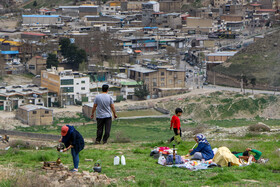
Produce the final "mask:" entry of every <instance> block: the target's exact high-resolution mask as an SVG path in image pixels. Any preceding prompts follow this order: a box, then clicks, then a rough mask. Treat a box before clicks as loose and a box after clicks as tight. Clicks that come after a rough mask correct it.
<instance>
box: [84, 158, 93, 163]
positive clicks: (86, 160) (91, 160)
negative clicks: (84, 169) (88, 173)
mask: <svg viewBox="0 0 280 187" xmlns="http://www.w3.org/2000/svg"><path fill="white" fill-rule="evenodd" d="M85 162H93V159H88V158H86V159H85Z"/></svg>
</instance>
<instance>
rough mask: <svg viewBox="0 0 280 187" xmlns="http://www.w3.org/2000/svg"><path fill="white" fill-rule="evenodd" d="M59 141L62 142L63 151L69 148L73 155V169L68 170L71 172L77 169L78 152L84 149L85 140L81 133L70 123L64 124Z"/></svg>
mask: <svg viewBox="0 0 280 187" xmlns="http://www.w3.org/2000/svg"><path fill="white" fill-rule="evenodd" d="M59 142H62V143H64V145H65V147H66V148H65V149H64V150H63V152H66V151H68V150H69V149H71V154H72V157H73V163H74V169H72V170H70V171H73V172H76V171H78V167H79V161H80V160H79V152H80V151H81V150H83V149H84V146H85V142H84V138H83V137H82V135H81V134H80V133H79V132H78V131H77V130H76V129H75V128H74V127H73V126H70V125H65V126H63V127H61V139H60V140H59Z"/></svg>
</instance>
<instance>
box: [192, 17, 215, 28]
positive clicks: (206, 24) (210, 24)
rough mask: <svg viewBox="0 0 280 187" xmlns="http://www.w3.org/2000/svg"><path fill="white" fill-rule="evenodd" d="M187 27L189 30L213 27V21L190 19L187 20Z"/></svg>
mask: <svg viewBox="0 0 280 187" xmlns="http://www.w3.org/2000/svg"><path fill="white" fill-rule="evenodd" d="M187 27H188V28H197V27H200V28H201V27H211V28H212V27H213V20H211V19H201V18H197V17H188V18H187Z"/></svg>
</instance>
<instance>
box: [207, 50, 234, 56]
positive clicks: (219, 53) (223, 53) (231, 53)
mask: <svg viewBox="0 0 280 187" xmlns="http://www.w3.org/2000/svg"><path fill="white" fill-rule="evenodd" d="M236 53H237V52H236V51H222V52H216V53H209V54H207V55H206V56H234V55H235V54H236Z"/></svg>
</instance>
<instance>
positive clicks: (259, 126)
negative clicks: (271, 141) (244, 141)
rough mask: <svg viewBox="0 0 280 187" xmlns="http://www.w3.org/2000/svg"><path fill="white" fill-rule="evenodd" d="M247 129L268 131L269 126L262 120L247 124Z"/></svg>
mask: <svg viewBox="0 0 280 187" xmlns="http://www.w3.org/2000/svg"><path fill="white" fill-rule="evenodd" d="M248 130H249V131H253V132H269V131H270V127H269V126H268V125H266V124H264V123H262V122H258V124H255V125H251V126H249V128H248Z"/></svg>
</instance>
